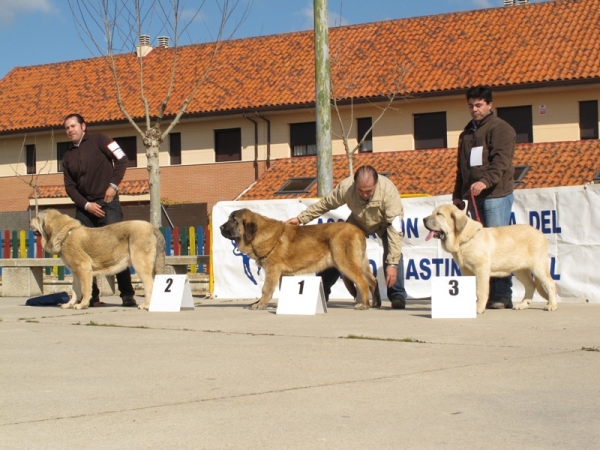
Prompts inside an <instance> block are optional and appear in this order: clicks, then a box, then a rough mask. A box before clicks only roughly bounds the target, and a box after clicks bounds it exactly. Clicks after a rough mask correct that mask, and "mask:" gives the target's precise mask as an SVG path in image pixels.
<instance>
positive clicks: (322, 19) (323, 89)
mask: <svg viewBox="0 0 600 450" xmlns="http://www.w3.org/2000/svg"><path fill="white" fill-rule="evenodd" d="M314 14H315V85H316V101H317V105H316V106H317V195H318V196H319V197H324V196H325V195H327V194H328V193H329V192H331V191H332V190H333V162H332V150H331V94H330V90H331V86H330V82H329V81H330V65H329V32H328V24H327V20H328V19H327V0H314Z"/></svg>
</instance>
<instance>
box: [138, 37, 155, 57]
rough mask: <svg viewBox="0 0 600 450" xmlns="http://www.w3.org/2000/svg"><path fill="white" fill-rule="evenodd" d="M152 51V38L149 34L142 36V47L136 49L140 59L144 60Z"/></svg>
mask: <svg viewBox="0 0 600 450" xmlns="http://www.w3.org/2000/svg"><path fill="white" fill-rule="evenodd" d="M151 51H152V46H151V45H150V36H148V35H147V34H140V45H138V46H137V48H136V53H137V56H138V58H143V57H144V56H146V55H147V54H148V53H150V52H151Z"/></svg>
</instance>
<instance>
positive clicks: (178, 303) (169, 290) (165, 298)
mask: <svg viewBox="0 0 600 450" xmlns="http://www.w3.org/2000/svg"><path fill="white" fill-rule="evenodd" d="M182 308H186V309H190V308H191V309H194V300H193V299H192V288H191V287H190V282H189V281H188V279H187V276H186V275H156V277H154V287H153V289H152V297H151V298H150V308H149V309H148V311H150V312H179V311H181V309H182Z"/></svg>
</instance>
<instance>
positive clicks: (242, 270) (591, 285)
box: [212, 185, 600, 303]
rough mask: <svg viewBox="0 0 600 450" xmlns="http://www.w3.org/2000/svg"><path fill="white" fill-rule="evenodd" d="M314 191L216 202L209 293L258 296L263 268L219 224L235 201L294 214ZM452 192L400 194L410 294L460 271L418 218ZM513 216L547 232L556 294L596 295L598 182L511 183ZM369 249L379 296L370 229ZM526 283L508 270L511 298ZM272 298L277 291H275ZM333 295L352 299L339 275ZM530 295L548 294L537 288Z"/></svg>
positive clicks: (424, 293)
mask: <svg viewBox="0 0 600 450" xmlns="http://www.w3.org/2000/svg"><path fill="white" fill-rule="evenodd" d="M316 201H317V200H316V199H310V200H308V199H300V200H298V199H296V200H261V201H244V202H239V201H235V202H219V203H217V204H216V205H215V206H214V208H213V212H212V227H213V228H212V229H213V239H212V241H213V242H212V251H213V269H214V281H215V283H214V294H215V297H217V298H222V299H229V298H234V299H255V298H258V297H260V295H261V288H262V284H263V281H264V273H263V270H262V269H261V268H259V267H258V266H257V265H256V263H255V262H254V261H253V260H251V259H250V258H249V257H248V256H246V255H244V254H242V253H241V252H240V251H239V250H238V249H237V248H236V247H235V245H234V243H233V242H232V241H230V240H228V239H225V238H224V237H223V236H222V235H221V232H220V226H221V225H222V224H223V223H225V222H226V221H227V218H228V217H229V214H230V213H231V212H233V211H234V210H236V209H240V208H248V209H250V210H252V211H254V212H257V213H259V214H262V215H264V216H268V217H272V218H274V219H278V220H282V221H285V220H287V219H289V218H292V217H296V216H297V215H298V214H299V213H300V212H301V211H303V210H304V209H305V208H306V207H307V206H308V205H311V204H313V203H315V202H316ZM450 202H451V198H450V196H449V195H442V196H436V197H413V198H403V199H402V203H403V205H404V218H403V220H402V229H403V231H404V239H403V244H402V253H403V255H404V277H405V287H406V291H407V293H408V296H409V298H412V299H416V298H429V297H431V280H432V278H433V277H442V276H444V277H447V276H458V275H460V270H459V269H458V266H457V265H456V263H455V262H454V261H453V260H452V256H451V255H450V254H448V253H446V252H444V251H443V250H442V248H441V245H440V243H439V241H438V240H437V239H432V240H430V241H425V237H426V236H427V230H426V229H425V227H424V225H423V218H424V217H426V216H428V215H429V214H431V211H432V210H433V209H434V208H435V207H436V206H438V205H440V204H444V203H450ZM349 214H350V211H349V210H348V208H347V207H346V206H342V207H340V208H338V209H336V210H335V211H330V212H329V213H327V214H325V215H323V216H322V217H320V218H319V219H317V220H315V221H313V222H311V223H322V222H332V221H336V220H346V218H347V217H348V216H349ZM511 223H524V224H530V225H532V226H533V227H535V228H537V229H539V230H541V231H542V232H543V233H544V235H545V236H546V237H547V238H548V242H549V258H550V271H551V274H552V277H553V278H554V280H555V281H556V285H557V295H558V300H559V301H563V302H565V301H566V302H586V301H588V302H593V303H600V276H599V275H598V269H597V266H598V257H600V226H599V224H600V186H597V185H586V186H576V187H563V188H547V189H527V190H517V191H515V202H514V205H513V213H512V220H511ZM367 253H368V256H369V260H370V262H371V266H372V268H373V273H374V274H376V276H377V279H378V280H379V286H380V290H381V295H382V298H387V297H386V287H385V282H384V278H383V270H382V263H383V261H382V259H383V247H382V245H381V240H380V239H379V238H378V237H377V236H375V235H369V236H367ZM523 293H524V289H523V286H522V285H521V283H519V282H518V281H517V279H516V278H514V277H513V301H515V302H516V301H520V300H521V298H522V296H523ZM273 297H274V298H278V291H277V292H275V295H274V296H273ZM331 298H332V299H348V300H351V297H350V295H349V294H348V292H347V290H346V288H345V286H344V285H343V283H342V282H341V281H340V282H338V283H336V285H335V286H334V287H333V289H332V292H331ZM534 301H545V300H543V299H542V297H541V296H539V294H538V293H537V292H536V294H535V297H534Z"/></svg>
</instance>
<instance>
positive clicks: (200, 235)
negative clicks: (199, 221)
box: [196, 226, 206, 273]
mask: <svg viewBox="0 0 600 450" xmlns="http://www.w3.org/2000/svg"><path fill="white" fill-rule="evenodd" d="M196 248H197V250H196V255H204V229H203V228H202V227H201V226H198V227H196ZM198 272H199V273H206V267H204V264H200V265H198Z"/></svg>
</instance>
